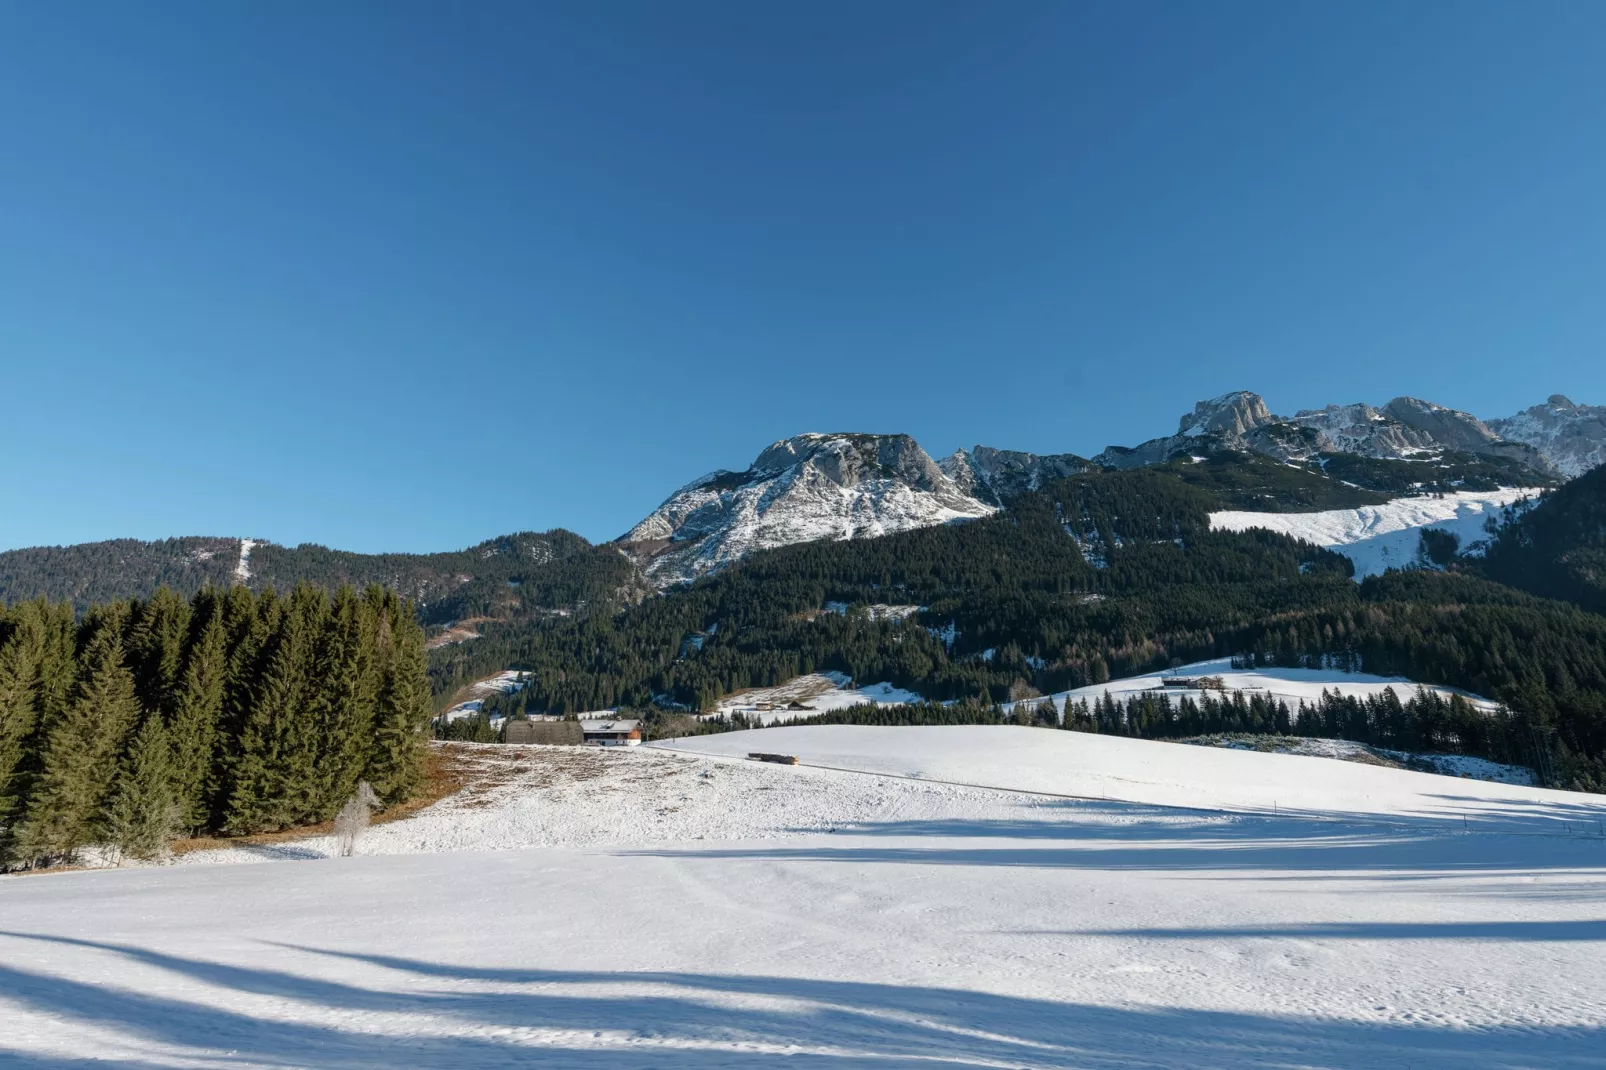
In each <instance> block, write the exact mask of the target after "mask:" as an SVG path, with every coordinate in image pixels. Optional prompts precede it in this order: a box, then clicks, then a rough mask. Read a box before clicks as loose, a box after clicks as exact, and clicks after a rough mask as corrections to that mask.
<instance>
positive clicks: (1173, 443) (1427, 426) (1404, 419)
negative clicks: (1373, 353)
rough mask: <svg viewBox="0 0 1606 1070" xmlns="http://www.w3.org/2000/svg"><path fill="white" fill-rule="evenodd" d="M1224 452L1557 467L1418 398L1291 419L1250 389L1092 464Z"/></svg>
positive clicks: (1130, 464)
mask: <svg viewBox="0 0 1606 1070" xmlns="http://www.w3.org/2000/svg"><path fill="white" fill-rule="evenodd" d="M1223 450H1238V451H1249V452H1254V453H1263V454H1266V455H1268V456H1271V457H1276V458H1278V459H1279V460H1284V461H1306V460H1311V459H1313V458H1315V457H1317V456H1319V455H1320V454H1323V453H1354V454H1359V455H1361V456H1363V457H1374V458H1380V459H1389V460H1427V459H1431V458H1433V457H1436V456H1438V455H1440V454H1443V453H1444V452H1446V451H1453V452H1458V453H1470V454H1474V455H1478V456H1484V457H1498V458H1502V459H1505V460H1509V461H1515V462H1517V463H1519V464H1523V465H1526V466H1527V467H1529V468H1531V469H1533V470H1534V471H1535V472H1538V473H1541V474H1546V475H1552V474H1556V473H1557V471H1558V469H1557V467H1556V465H1554V464H1553V463H1552V462H1551V460H1550V459H1549V457H1548V456H1547V455H1546V454H1545V453H1544V452H1543V451H1542V450H1540V449H1536V448H1535V447H1534V446H1533V445H1530V444H1528V443H1527V442H1523V441H1508V440H1507V439H1506V438H1504V437H1502V436H1501V435H1500V434H1498V433H1497V432H1496V431H1494V430H1492V429H1491V428H1490V427H1489V426H1488V425H1486V424H1484V423H1483V421H1481V420H1479V419H1478V418H1477V417H1476V416H1473V415H1471V414H1470V413H1465V412H1461V411H1459V410H1457V409H1449V408H1445V407H1444V406H1442V405H1435V404H1433V403H1432V402H1429V401H1422V400H1421V399H1419V398H1411V397H1399V398H1395V399H1394V400H1393V401H1390V402H1389V403H1388V404H1387V405H1385V406H1383V408H1382V409H1375V408H1373V407H1372V406H1370V405H1365V404H1354V405H1329V406H1327V407H1326V408H1324V409H1305V410H1302V411H1300V412H1297V413H1295V414H1294V415H1293V416H1290V417H1282V416H1276V415H1273V414H1272V413H1271V412H1270V411H1269V410H1268V409H1267V407H1266V403H1265V400H1264V399H1263V398H1261V396H1260V395H1259V394H1254V393H1251V392H1249V391H1247V390H1239V391H1235V392H1233V393H1231V394H1223V395H1222V396H1221V397H1218V398H1213V399H1211V400H1209V401H1201V402H1199V403H1198V404H1197V405H1195V406H1194V409H1193V411H1192V412H1191V413H1188V414H1187V415H1185V416H1183V417H1182V420H1181V423H1180V425H1179V426H1178V428H1177V433H1176V434H1174V435H1170V436H1167V437H1165V438H1156V439H1150V440H1149V441H1147V442H1144V443H1142V444H1140V445H1138V446H1133V447H1126V446H1111V447H1109V448H1108V449H1106V450H1104V451H1103V452H1102V453H1100V454H1099V455H1098V456H1096V457H1095V458H1094V461H1095V462H1097V463H1098V464H1101V465H1104V466H1107V467H1111V468H1136V467H1139V466H1142V465H1149V464H1163V463H1165V462H1166V461H1170V460H1175V459H1177V458H1181V457H1189V456H1193V457H1198V456H1205V455H1209V454H1211V453H1215V452H1220V451H1223Z"/></svg>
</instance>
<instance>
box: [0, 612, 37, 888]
mask: <svg viewBox="0 0 1606 1070" xmlns="http://www.w3.org/2000/svg"><path fill="white" fill-rule="evenodd" d="M38 609H39V607H37V606H35V605H31V604H24V605H21V606H18V607H17V608H16V609H14V610H12V612H11V613H10V614H7V615H6V616H5V618H3V619H0V861H3V854H4V842H5V840H6V838H7V831H8V830H9V829H10V827H11V825H12V824H13V822H14V821H15V820H16V816H17V812H18V811H19V810H20V809H21V803H22V790H23V781H24V778H23V775H22V773H21V772H20V769H21V766H22V764H23V757H24V754H25V748H26V746H27V744H28V742H29V740H30V739H31V737H32V736H33V731H34V726H35V724H37V723H38V719H39V714H38V707H37V706H36V704H35V682H36V680H37V678H38V674H39V660H40V657H41V656H42V653H43V650H42V648H43V644H44V637H43V629H42V627H41V623H40V621H39V619H38Z"/></svg>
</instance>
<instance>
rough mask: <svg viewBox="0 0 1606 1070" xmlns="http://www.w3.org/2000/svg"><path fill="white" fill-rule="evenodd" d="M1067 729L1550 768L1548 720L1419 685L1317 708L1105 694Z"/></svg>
mask: <svg viewBox="0 0 1606 1070" xmlns="http://www.w3.org/2000/svg"><path fill="white" fill-rule="evenodd" d="M1063 713H1064V717H1063V720H1062V726H1063V727H1065V728H1069V729H1072V730H1075V731H1079V732H1097V733H1101V734H1104V735H1120V736H1136V737H1138V738H1140V739H1185V738H1188V737H1190V736H1201V735H1210V734H1214V733H1220V732H1243V733H1251V734H1267V735H1281V736H1304V737H1307V738H1312V739H1347V740H1351V741H1353V742H1356V743H1365V744H1368V745H1371V746H1374V747H1382V748H1386V749H1389V750H1397V751H1413V752H1418V753H1431V754H1463V755H1468V756H1471V757H1475V758H1486V759H1488V760H1490V761H1494V762H1502V763H1505V764H1508V765H1522V766H1528V767H1530V768H1535V769H1538V770H1544V771H1547V772H1549V773H1550V775H1551V776H1552V777H1554V775H1555V774H1554V771H1553V770H1550V769H1549V766H1548V761H1549V747H1550V743H1549V741H1548V740H1547V738H1546V728H1545V726H1544V725H1543V723H1542V722H1541V721H1540V720H1539V719H1536V718H1533V717H1531V716H1529V715H1527V714H1525V713H1516V712H1512V711H1510V710H1507V709H1504V708H1502V709H1500V710H1498V711H1496V712H1493V713H1490V712H1486V711H1484V710H1480V709H1478V708H1477V707H1475V706H1473V705H1472V704H1471V703H1469V702H1467V701H1466V700H1465V699H1463V698H1461V697H1460V696H1459V695H1452V696H1449V697H1445V696H1443V695H1440V694H1438V693H1436V692H1432V691H1428V690H1425V689H1421V688H1418V689H1416V690H1415V691H1414V692H1413V693H1411V694H1409V695H1408V697H1406V698H1405V699H1403V700H1402V699H1401V698H1400V696H1399V694H1398V693H1397V692H1396V691H1395V690H1394V689H1392V688H1390V689H1388V690H1386V691H1384V692H1383V693H1382V694H1380V695H1375V696H1371V697H1368V698H1358V697H1351V696H1344V695H1340V694H1338V693H1337V692H1336V691H1327V692H1323V694H1322V697H1321V698H1320V699H1319V700H1317V701H1316V702H1313V703H1306V702H1300V703H1298V704H1297V705H1295V706H1294V707H1292V708H1290V707H1289V705H1288V703H1287V702H1284V701H1281V700H1276V699H1272V698H1269V697H1268V696H1266V695H1248V696H1245V695H1244V694H1243V693H1242V692H1236V693H1233V694H1231V695H1223V696H1220V697H1217V696H1213V695H1206V696H1204V697H1202V698H1199V699H1195V698H1194V697H1192V696H1190V695H1182V696H1172V695H1167V694H1165V693H1163V692H1151V693H1148V694H1143V695H1134V696H1129V697H1128V698H1126V699H1125V700H1118V699H1115V698H1113V697H1112V696H1110V695H1109V694H1105V695H1103V696H1101V697H1099V698H1097V699H1094V700H1092V701H1079V702H1075V703H1072V704H1071V708H1070V709H1068V710H1065V711H1063Z"/></svg>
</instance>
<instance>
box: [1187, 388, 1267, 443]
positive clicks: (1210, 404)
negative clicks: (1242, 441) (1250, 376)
mask: <svg viewBox="0 0 1606 1070" xmlns="http://www.w3.org/2000/svg"><path fill="white" fill-rule="evenodd" d="M1274 419H1275V417H1273V416H1272V414H1271V411H1270V410H1269V409H1267V408H1266V399H1265V398H1263V397H1261V396H1260V395H1259V394H1255V393H1251V392H1250V391H1248V390H1235V391H1233V392H1232V393H1230V394H1222V395H1221V396H1220V397H1216V398H1211V399H1210V400H1209V401H1201V402H1199V403H1198V404H1196V405H1195V406H1194V407H1193V411H1192V412H1190V413H1188V414H1187V415H1185V416H1183V417H1182V419H1181V421H1180V422H1179V423H1178V425H1177V434H1179V435H1202V434H1210V433H1215V434H1223V435H1232V436H1240V437H1241V436H1243V435H1247V434H1248V433H1249V432H1250V431H1253V430H1254V429H1255V428H1257V427H1259V426H1261V425H1262V424H1267V423H1270V422H1272V420H1274Z"/></svg>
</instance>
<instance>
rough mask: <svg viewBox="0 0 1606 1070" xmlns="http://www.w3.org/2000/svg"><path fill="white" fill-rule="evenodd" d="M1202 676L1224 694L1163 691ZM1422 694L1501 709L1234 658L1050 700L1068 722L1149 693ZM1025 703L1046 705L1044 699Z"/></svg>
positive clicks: (1392, 684) (1310, 698) (1293, 697)
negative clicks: (1074, 705) (1086, 709)
mask: <svg viewBox="0 0 1606 1070" xmlns="http://www.w3.org/2000/svg"><path fill="white" fill-rule="evenodd" d="M1201 677H1212V678H1213V679H1215V680H1219V681H1220V682H1221V690H1217V689H1215V688H1211V689H1209V690H1204V689H1201V688H1197V687H1194V688H1187V687H1164V686H1162V685H1163V684H1164V682H1165V681H1166V680H1172V679H1179V678H1182V679H1190V680H1193V681H1195V682H1198V681H1199V679H1200V678H1201ZM1419 689H1420V690H1424V691H1431V692H1433V693H1434V694H1437V695H1443V696H1444V697H1445V698H1449V697H1450V696H1452V695H1459V696H1461V697H1462V698H1464V699H1466V700H1467V701H1468V702H1470V703H1471V704H1472V705H1474V706H1476V707H1477V708H1479V709H1481V710H1488V711H1493V710H1496V709H1498V708H1499V703H1497V702H1494V701H1492V700H1490V699H1487V698H1484V697H1483V696H1481V695H1474V694H1473V693H1472V692H1470V691H1463V690H1461V689H1460V688H1457V687H1445V686H1443V685H1442V684H1420V683H1417V682H1415V681H1414V680H1411V679H1409V678H1407V677H1404V676H1377V675H1375V674H1372V673H1364V672H1345V671H1344V670H1342V669H1285V668H1281V667H1278V666H1270V665H1269V666H1263V667H1259V668H1254V669H1235V668H1233V667H1232V659H1231V658H1214V659H1211V660H1210V661H1196V662H1194V663H1193V664H1191V665H1181V666H1178V667H1177V668H1175V669H1165V670H1162V671H1158V672H1146V673H1143V674H1142V675H1139V676H1127V677H1123V678H1121V679H1119V680H1111V681H1109V682H1108V683H1102V684H1090V685H1088V686H1087V687H1078V688H1075V689H1074V690H1071V691H1056V692H1055V693H1054V694H1053V695H1050V696H1047V697H1048V698H1049V699H1051V700H1052V701H1053V703H1054V708H1055V709H1056V710H1057V711H1059V713H1060V714H1061V715H1062V719H1063V715H1064V713H1065V703H1066V702H1068V701H1069V702H1088V703H1093V702H1096V701H1098V700H1099V699H1101V698H1103V697H1104V696H1105V695H1106V694H1108V695H1109V696H1110V697H1111V698H1113V699H1115V700H1116V701H1117V702H1125V701H1126V700H1127V699H1129V698H1134V697H1136V696H1139V695H1142V694H1144V693H1146V692H1155V693H1157V694H1165V695H1168V696H1170V698H1171V700H1172V701H1173V702H1174V701H1176V700H1178V699H1180V698H1182V697H1183V696H1187V697H1189V698H1192V699H1194V700H1195V701H1198V700H1199V699H1202V698H1205V697H1212V698H1221V697H1223V696H1224V695H1225V696H1230V695H1232V694H1234V693H1236V692H1242V693H1243V694H1244V695H1245V696H1246V697H1248V696H1253V695H1264V696H1266V697H1267V698H1271V699H1275V700H1278V701H1282V702H1286V703H1287V704H1288V706H1289V708H1290V709H1292V710H1294V711H1295V712H1297V710H1298V706H1299V703H1301V702H1305V703H1308V704H1310V705H1315V704H1316V703H1317V702H1319V701H1320V700H1321V697H1322V693H1323V692H1324V691H1325V692H1336V693H1338V694H1340V695H1343V696H1345V697H1346V698H1373V697H1375V696H1378V695H1381V694H1382V693H1383V692H1384V691H1393V692H1394V693H1395V695H1396V696H1398V698H1399V700H1400V701H1401V702H1405V701H1407V700H1409V699H1410V698H1411V697H1412V696H1413V695H1415V694H1416V692H1417V691H1418V690H1419ZM1024 701H1025V702H1027V703H1031V702H1042V701H1043V699H1026V700H1024ZM1018 705H1021V703H1019V702H1006V703H1005V704H1004V709H1005V710H1006V711H1010V710H1013V709H1014V708H1015V707H1016V706H1018Z"/></svg>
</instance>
